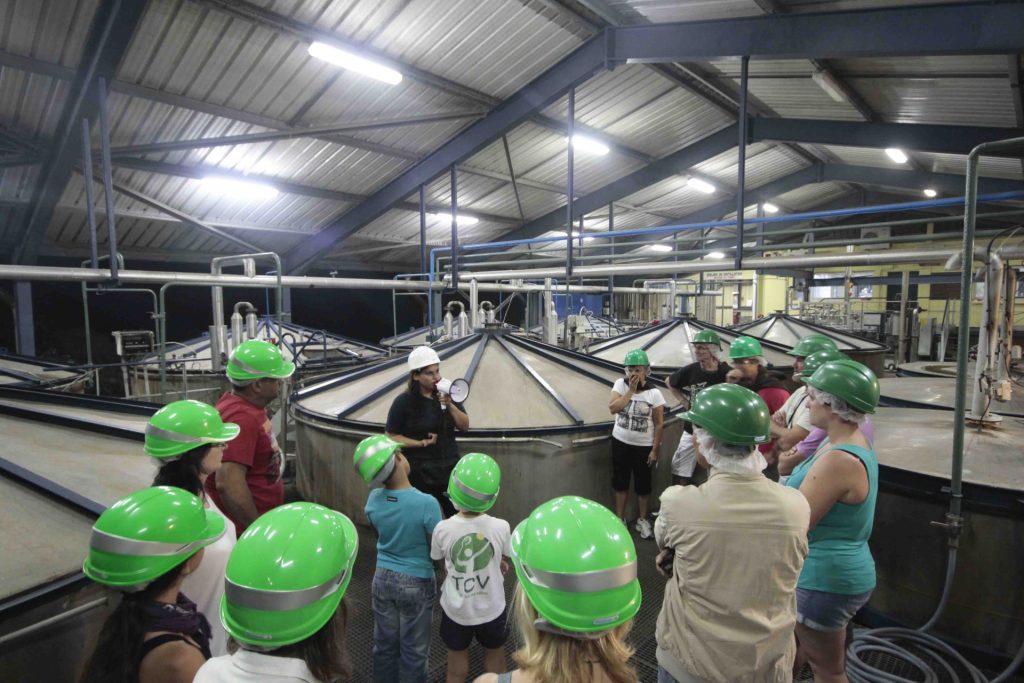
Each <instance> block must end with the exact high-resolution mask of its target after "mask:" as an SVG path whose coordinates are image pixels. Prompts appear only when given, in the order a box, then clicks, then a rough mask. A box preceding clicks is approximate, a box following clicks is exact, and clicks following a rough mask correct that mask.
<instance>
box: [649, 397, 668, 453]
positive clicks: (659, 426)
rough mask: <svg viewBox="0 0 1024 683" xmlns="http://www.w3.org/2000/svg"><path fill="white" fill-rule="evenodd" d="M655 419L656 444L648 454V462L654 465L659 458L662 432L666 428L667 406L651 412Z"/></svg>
mask: <svg viewBox="0 0 1024 683" xmlns="http://www.w3.org/2000/svg"><path fill="white" fill-rule="evenodd" d="M651 418H652V419H653V421H654V444H653V445H652V446H651V452H650V453H649V454H648V455H647V464H649V465H653V464H654V463H655V462H657V460H658V447H659V446H661V432H662V431H663V430H664V429H665V406H658V407H657V408H655V409H654V411H653V412H652V413H651Z"/></svg>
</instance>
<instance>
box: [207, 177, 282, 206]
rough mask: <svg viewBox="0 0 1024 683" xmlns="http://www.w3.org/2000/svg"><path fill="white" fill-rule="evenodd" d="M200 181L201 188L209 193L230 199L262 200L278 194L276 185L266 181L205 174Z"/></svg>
mask: <svg viewBox="0 0 1024 683" xmlns="http://www.w3.org/2000/svg"><path fill="white" fill-rule="evenodd" d="M200 183H201V187H202V188H203V190H205V191H207V192H209V193H211V194H220V195H225V196H229V197H230V198H231V199H245V200H248V201H263V200H266V199H273V198H274V197H276V196H277V195H278V194H279V192H278V189H277V188H276V187H273V186H272V185H267V184H266V183H258V182H255V181H248V180H236V179H235V178H224V177H222V176H207V177H205V178H203V179H202V180H201V181H200Z"/></svg>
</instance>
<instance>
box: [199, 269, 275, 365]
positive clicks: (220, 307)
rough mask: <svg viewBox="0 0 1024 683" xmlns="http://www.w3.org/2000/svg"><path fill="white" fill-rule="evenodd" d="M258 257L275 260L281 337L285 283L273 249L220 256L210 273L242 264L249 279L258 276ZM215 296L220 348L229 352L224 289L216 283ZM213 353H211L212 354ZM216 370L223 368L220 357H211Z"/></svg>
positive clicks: (214, 305)
mask: <svg viewBox="0 0 1024 683" xmlns="http://www.w3.org/2000/svg"><path fill="white" fill-rule="evenodd" d="M258 258H264V259H266V258H269V259H272V260H273V261H274V266H275V270H274V275H275V278H276V279H275V285H274V286H275V292H276V296H275V305H276V306H277V310H276V311H275V318H276V319H277V338H278V339H280V338H281V335H282V333H283V332H284V322H283V320H284V318H283V316H284V310H283V309H284V284H283V276H282V275H281V257H280V256H278V255H277V254H276V253H274V252H272V251H261V252H256V253H253V254H236V255H233V256H218V257H216V258H214V259H212V260H211V261H210V274H211V275H220V274H221V273H222V271H223V269H224V267H225V266H229V265H237V264H242V265H243V267H244V269H245V275H246V276H247V279H250V280H251V279H254V278H256V277H257V276H256V266H255V259H258ZM211 295H212V297H213V325H214V328H215V330H216V332H217V340H218V342H219V350H220V352H221V353H229V352H230V349H229V348H228V344H227V339H226V335H225V334H224V290H223V289H222V287H221V286H217V285H215V286H214V288H213V290H212V291H211ZM212 355H213V354H211V356H212ZM211 361H212V363H213V365H212V368H213V370H214V372H217V371H220V370H222V369H223V368H222V363H221V361H220V358H219V357H218V358H212V359H211Z"/></svg>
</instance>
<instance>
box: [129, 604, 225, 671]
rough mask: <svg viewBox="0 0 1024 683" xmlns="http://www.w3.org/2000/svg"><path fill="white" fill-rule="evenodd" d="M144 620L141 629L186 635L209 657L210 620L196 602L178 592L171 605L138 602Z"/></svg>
mask: <svg viewBox="0 0 1024 683" xmlns="http://www.w3.org/2000/svg"><path fill="white" fill-rule="evenodd" d="M139 607H140V608H141V611H142V618H143V621H144V626H143V629H144V630H145V631H146V632H147V633H149V632H152V631H170V632H171V633H180V634H182V635H184V636H188V637H189V638H191V639H192V641H193V642H194V643H195V644H196V645H198V646H199V649H200V650H201V651H202V653H203V656H204V657H205V658H206V659H209V658H210V656H211V654H210V622H208V621H207V620H206V617H205V616H203V614H202V612H200V611H199V608H198V607H196V603H194V602H192V601H191V600H189V599H188V598H187V597H185V594H184V593H178V601H177V602H176V603H174V604H173V605H172V604H170V603H168V602H154V601H152V600H145V601H141V602H140V603H139Z"/></svg>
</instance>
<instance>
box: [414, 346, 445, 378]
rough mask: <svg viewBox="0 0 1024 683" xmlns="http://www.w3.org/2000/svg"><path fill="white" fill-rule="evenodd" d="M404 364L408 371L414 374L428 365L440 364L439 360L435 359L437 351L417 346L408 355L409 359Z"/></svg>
mask: <svg viewBox="0 0 1024 683" xmlns="http://www.w3.org/2000/svg"><path fill="white" fill-rule="evenodd" d="M406 362H407V363H408V365H409V371H410V372H416V371H417V370H420V369H422V368H425V367H427V366H428V365H433V364H435V363H440V362H441V359H440V358H438V357H437V351H435V350H434V349H432V348H430V347H429V346H417V347H416V348H415V349H413V350H412V353H410V354H409V359H408V360H407V361H406Z"/></svg>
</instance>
